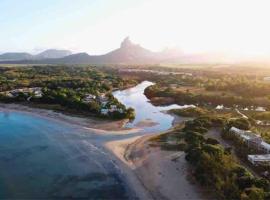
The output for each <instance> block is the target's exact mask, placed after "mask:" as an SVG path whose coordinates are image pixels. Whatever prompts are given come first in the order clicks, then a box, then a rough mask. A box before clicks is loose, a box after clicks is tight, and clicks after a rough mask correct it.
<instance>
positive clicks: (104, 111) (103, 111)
mask: <svg viewBox="0 0 270 200" xmlns="http://www.w3.org/2000/svg"><path fill="white" fill-rule="evenodd" d="M100 113H101V114H102V115H108V113H109V110H108V109H105V108H103V109H101V110H100Z"/></svg>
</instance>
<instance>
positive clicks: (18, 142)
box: [0, 112, 127, 199]
mask: <svg viewBox="0 0 270 200" xmlns="http://www.w3.org/2000/svg"><path fill="white" fill-rule="evenodd" d="M94 137H95V136H91V135H89V133H84V132H83V131H82V130H80V129H79V128H73V127H69V126H68V125H66V124H61V123H60V124H59V123H55V122H53V121H49V120H47V119H43V118H39V117H34V116H31V115H26V114H22V113H16V112H12V113H3V112H0V198H1V199H2V198H26V199H28V198H57V199H58V198H87V197H91V198H106V199H107V198H125V197H126V195H127V194H126V189H125V187H124V185H123V182H122V181H121V180H120V176H119V171H117V169H116V168H115V166H114V163H113V162H112V161H111V160H110V159H108V156H107V155H106V153H104V152H102V151H101V150H100V148H97V147H96V146H94V145H93V144H94V141H95V140H94V139H95V138H94Z"/></svg>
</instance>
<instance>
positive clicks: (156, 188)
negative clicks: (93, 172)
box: [107, 135, 207, 200]
mask: <svg viewBox="0 0 270 200" xmlns="http://www.w3.org/2000/svg"><path fill="white" fill-rule="evenodd" d="M151 136H152V135H150V136H143V137H139V138H134V139H133V140H129V141H121V142H119V141H116V142H111V143H109V144H107V147H108V148H109V149H111V150H112V151H113V152H114V153H115V154H116V155H117V156H118V157H119V159H121V160H122V161H123V163H125V164H126V165H127V166H129V167H130V169H131V170H132V171H133V173H134V174H135V176H136V178H137V179H138V180H137V181H139V182H140V183H141V184H142V186H143V187H144V189H145V191H146V192H147V194H148V198H147V199H149V198H151V199H172V200H178V199H179V200H182V199H192V200H194V199H206V198H205V196H206V194H205V193H207V192H206V191H203V190H202V189H201V188H200V187H199V186H198V185H196V184H195V181H194V180H193V179H192V178H191V176H190V175H189V166H188V163H187V162H186V161H185V154H184V152H175V151H163V150H160V148H159V147H152V146H151V145H150V143H149V138H151ZM127 143H129V144H127Z"/></svg>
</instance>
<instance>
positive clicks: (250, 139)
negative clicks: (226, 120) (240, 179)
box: [229, 127, 270, 165]
mask: <svg viewBox="0 0 270 200" xmlns="http://www.w3.org/2000/svg"><path fill="white" fill-rule="evenodd" d="M229 133H230V134H233V135H235V136H237V137H238V138H239V139H241V140H242V141H243V142H245V143H246V144H247V146H248V148H252V149H254V150H256V151H258V152H261V153H262V154H260V155H248V157H247V158H248V160H249V161H250V162H251V163H252V164H254V165H265V164H267V165H269V164H270V144H268V143H267V142H265V141H264V140H263V139H262V138H261V136H260V135H257V134H255V133H252V132H251V131H245V130H241V129H238V128H235V127H231V128H230V130H229Z"/></svg>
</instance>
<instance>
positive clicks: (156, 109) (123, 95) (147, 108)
mask: <svg viewBox="0 0 270 200" xmlns="http://www.w3.org/2000/svg"><path fill="white" fill-rule="evenodd" d="M151 85H154V83H152V82H150V81H143V82H142V83H140V84H138V85H137V86H135V87H133V88H130V89H127V90H123V91H116V92H114V93H113V94H114V96H115V97H116V98H117V99H118V100H119V101H120V102H121V103H123V104H124V105H125V106H127V107H132V108H134V109H135V112H136V117H135V119H134V120H133V121H132V122H130V123H128V124H127V125H126V126H127V127H132V128H134V127H137V125H138V123H140V122H144V121H148V122H149V121H151V122H153V123H151V124H152V126H149V127H147V126H145V127H143V130H142V131H143V132H151V133H153V132H161V131H165V130H168V129H169V128H170V127H171V126H172V122H173V120H174V118H173V116H171V115H169V114H166V113H165V112H164V111H167V110H170V109H175V108H185V107H190V106H192V105H185V106H180V105H176V104H173V105H170V106H162V107H160V106H154V105H152V104H151V103H150V102H149V99H148V98H147V97H146V96H145V95H144V90H145V88H147V87H149V86H151ZM140 127H141V126H140Z"/></svg>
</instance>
